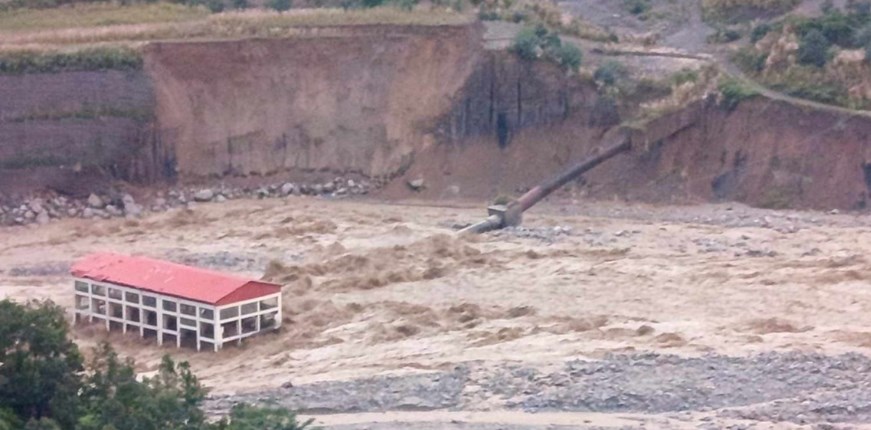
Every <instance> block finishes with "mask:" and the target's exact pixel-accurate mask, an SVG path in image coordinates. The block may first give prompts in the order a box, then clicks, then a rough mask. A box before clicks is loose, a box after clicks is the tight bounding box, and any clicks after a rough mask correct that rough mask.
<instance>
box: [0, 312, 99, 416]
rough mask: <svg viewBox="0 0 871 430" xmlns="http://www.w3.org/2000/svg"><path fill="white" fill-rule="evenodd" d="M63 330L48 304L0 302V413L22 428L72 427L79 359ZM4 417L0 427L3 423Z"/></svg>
mask: <svg viewBox="0 0 871 430" xmlns="http://www.w3.org/2000/svg"><path fill="white" fill-rule="evenodd" d="M67 329H68V327H67V322H66V319H65V318H64V312H63V309H62V308H60V307H59V306H57V305H55V304H53V303H51V302H50V301H45V302H31V303H28V304H27V305H20V304H16V303H13V302H11V301H9V300H3V301H0V363H2V366H0V410H3V409H8V410H9V411H11V412H12V413H13V414H14V415H15V417H16V418H17V419H18V420H20V421H23V422H27V421H30V420H31V419H33V420H36V421H40V420H41V419H42V418H53V419H54V421H56V422H57V423H58V424H59V425H60V427H61V428H63V429H71V428H72V427H73V425H74V424H75V422H76V417H77V416H78V401H77V400H78V399H77V396H76V394H77V393H78V390H79V388H80V386H81V377H80V372H81V370H82V356H81V354H80V353H79V350H78V348H77V347H76V345H75V344H74V343H73V342H72V341H70V340H69V339H68V338H67ZM4 415H5V414H4V413H0V423H2V422H3V421H6V422H8V419H7V418H4ZM47 425H48V424H45V425H43V427H36V428H48V427H46V426H47ZM0 428H2V424H0Z"/></svg>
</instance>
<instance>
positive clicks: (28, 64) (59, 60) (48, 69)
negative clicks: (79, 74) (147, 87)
mask: <svg viewBox="0 0 871 430" xmlns="http://www.w3.org/2000/svg"><path fill="white" fill-rule="evenodd" d="M140 68H142V56H141V55H140V54H139V52H137V51H135V50H133V49H131V48H126V47H104V48H87V49H82V50H79V51H74V52H34V51H13V52H7V53H0V74H23V73H57V72H66V71H82V70H109V69H111V70H137V69H140Z"/></svg>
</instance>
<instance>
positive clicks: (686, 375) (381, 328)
mask: <svg viewBox="0 0 871 430" xmlns="http://www.w3.org/2000/svg"><path fill="white" fill-rule="evenodd" d="M481 207H482V204H480V203H479V202H468V201H457V202H452V203H450V204H444V203H442V206H441V207H434V206H429V205H424V204H416V203H414V202H409V203H404V204H396V203H393V204H387V203H381V202H376V201H350V200H346V201H331V200H326V199H320V198H308V197H290V198H287V199H275V200H233V201H228V202H225V203H220V204H214V203H211V204H201V205H198V206H196V207H195V208H193V209H176V210H172V211H170V212H167V213H162V214H154V215H148V216H146V217H144V218H141V219H130V220H123V219H118V220H63V221H55V222H51V223H50V224H48V225H45V226H39V227H36V226H30V227H12V228H4V229H0V296H2V297H12V298H15V299H18V300H22V299H29V298H33V299H46V298H48V299H52V300H54V301H55V302H57V303H59V304H61V305H64V306H66V307H68V308H72V304H73V302H72V284H71V280H70V279H69V278H68V277H67V274H66V270H67V267H68V266H69V264H70V263H71V262H72V261H73V260H74V259H76V258H78V257H81V256H83V255H85V254H87V253H89V252H93V251H114V252H120V253H132V254H142V255H148V256H152V257H157V258H165V259H169V260H173V261H179V262H183V263H186V264H192V265H198V266H203V267H209V268H214V269H219V270H226V271H230V272H236V273H240V274H245V275H249V276H254V277H258V278H260V277H265V278H266V279H269V280H272V281H276V282H279V283H281V284H283V285H284V307H285V311H286V318H285V320H284V322H283V327H282V328H281V330H280V331H279V332H277V333H275V334H269V335H264V336H260V337H258V338H255V339H253V340H251V341H249V342H246V343H245V344H243V345H242V346H241V347H236V346H229V347H227V348H226V349H225V350H224V351H221V352H220V353H217V354H215V353H211V352H202V353H196V352H194V351H191V350H186V349H181V350H176V349H174V348H160V347H158V346H156V345H155V344H154V343H153V342H151V341H148V340H141V339H139V338H138V337H136V336H134V335H122V334H120V333H113V334H111V335H107V334H106V333H105V331H104V329H103V327H102V326H99V325H95V326H78V327H76V329H75V330H74V336H75V339H76V341H77V342H78V343H79V344H80V345H81V346H83V347H84V349H87V348H88V347H89V346H93V345H94V344H96V342H98V341H100V340H103V339H109V340H110V341H111V342H112V343H113V345H115V347H116V348H117V349H119V350H120V351H121V352H122V353H123V354H125V355H128V356H131V357H134V358H135V359H136V360H137V363H138V367H139V370H141V371H142V372H150V371H153V370H155V369H156V367H157V365H158V363H159V359H160V357H161V356H162V355H163V354H165V353H171V354H173V355H174V356H175V357H176V358H178V359H182V360H188V361H190V363H191V365H192V367H193V369H194V371H195V372H196V373H197V374H198V375H200V376H201V377H202V378H203V381H204V382H205V384H206V385H208V386H209V387H211V388H212V394H211V397H210V400H209V401H208V403H207V406H208V407H209V409H210V410H211V411H213V412H215V413H219V412H220V411H223V410H226V408H228V407H229V406H231V405H232V404H233V403H234V402H237V401H255V402H278V403H281V404H285V405H289V406H292V407H294V408H297V409H300V410H302V411H303V412H304V413H306V414H310V415H313V416H315V417H316V418H317V419H318V420H319V421H320V422H322V423H323V424H326V425H329V426H333V427H334V428H341V429H351V428H371V429H388V428H389V429H394V428H419V429H430V428H432V429H435V428H464V429H491V428H494V429H495V428H516V429H526V428H529V429H533V428H536V429H537V428H542V429H543V428H588V427H593V428H635V427H638V426H646V427H647V428H655V427H660V428H695V427H697V426H703V427H707V428H724V427H728V426H735V427H732V428H792V427H797V426H802V425H818V424H821V423H826V424H824V425H826V426H830V427H826V428H837V427H838V426H842V425H843V426H847V425H849V426H862V425H864V423H866V422H871V413H869V412H868V404H869V403H871V397H869V394H868V393H869V392H871V391H869V387H871V360H868V359H867V358H865V356H864V355H863V354H868V352H869V348H871V312H869V310H871V290H869V284H868V279H869V276H871V261H869V257H868V255H869V252H868V251H869V249H871V228H869V227H868V226H869V225H871V216H868V215H852V214H834V213H824V212H784V211H767V210H760V209H751V208H748V207H745V206H742V205H737V204H729V205H726V204H724V205H703V206H688V207H667V206H655V207H654V206H642V205H625V204H617V203H593V202H583V201H581V202H578V201H570V200H565V201H563V200H555V201H552V202H549V203H547V204H545V205H542V206H541V207H536V208H535V209H534V210H533V211H531V213H529V214H528V215H527V216H526V219H525V224H524V227H522V228H515V229H511V230H506V231H500V232H494V233H490V234H487V235H483V236H479V237H466V238H461V237H457V236H456V234H455V229H456V228H458V227H460V226H462V225H465V224H468V223H470V222H473V221H477V220H479V219H480V218H481V217H482V215H483V211H482V209H481ZM327 413H328V415H324V414H327ZM507 423H511V424H512V425H513V426H514V427H507V426H505V425H504V424H507ZM548 426H550V427H548ZM772 426H774V427H772ZM831 426H834V427H831Z"/></svg>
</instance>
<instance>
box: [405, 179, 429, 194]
mask: <svg viewBox="0 0 871 430" xmlns="http://www.w3.org/2000/svg"><path fill="white" fill-rule="evenodd" d="M425 186H426V183H425V182H424V181H423V179H422V178H417V179H413V180H411V181H408V187H409V188H411V189H412V190H414V191H420V190H422V189H423V187H425Z"/></svg>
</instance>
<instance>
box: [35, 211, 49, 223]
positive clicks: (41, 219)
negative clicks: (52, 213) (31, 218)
mask: <svg viewBox="0 0 871 430" xmlns="http://www.w3.org/2000/svg"><path fill="white" fill-rule="evenodd" d="M49 221H51V218H49V217H48V213H47V212H45V211H43V212H40V213H39V214H37V215H36V223H37V224H39V225H46V224H48V222H49Z"/></svg>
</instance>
